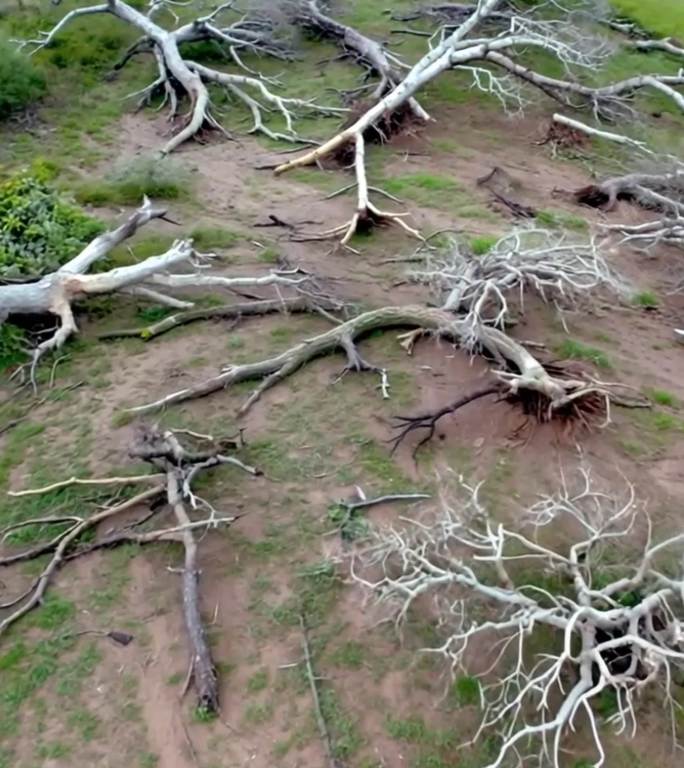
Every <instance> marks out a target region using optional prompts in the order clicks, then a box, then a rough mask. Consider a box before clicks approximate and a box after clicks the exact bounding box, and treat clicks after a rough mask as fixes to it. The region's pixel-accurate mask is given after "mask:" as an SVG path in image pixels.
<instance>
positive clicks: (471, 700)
mask: <svg viewBox="0 0 684 768" xmlns="http://www.w3.org/2000/svg"><path fill="white" fill-rule="evenodd" d="M480 687H481V686H480V681H479V680H478V679H477V678H476V677H471V676H470V675H460V676H459V677H457V678H456V680H454V682H453V684H452V686H451V689H450V691H449V698H450V699H451V701H453V702H454V704H457V705H458V706H460V707H468V706H473V705H475V704H479V703H480Z"/></svg>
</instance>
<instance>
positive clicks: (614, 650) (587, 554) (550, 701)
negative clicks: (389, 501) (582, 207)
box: [351, 473, 684, 768]
mask: <svg viewBox="0 0 684 768" xmlns="http://www.w3.org/2000/svg"><path fill="white" fill-rule="evenodd" d="M479 491H480V486H479V485H478V486H469V485H467V484H466V483H464V482H463V481H461V493H460V495H458V497H457V498H455V499H453V500H447V501H445V502H444V504H443V506H442V508H441V509H439V510H436V511H435V512H434V514H433V515H432V516H431V517H429V518H422V519H420V520H416V521H415V522H414V521H410V520H409V521H407V524H406V525H405V526H404V527H403V528H401V527H399V526H397V525H393V526H392V528H391V529H388V530H384V529H375V530H373V531H371V533H370V535H369V538H368V540H367V541H366V542H365V544H364V543H362V544H360V545H359V547H358V549H357V551H356V552H355V553H354V554H353V556H352V559H351V575H352V577H353V579H354V580H355V581H356V582H357V583H359V584H360V585H362V586H363V587H364V588H365V589H367V590H368V591H369V592H370V594H371V596H372V597H373V598H375V599H376V600H377V601H378V602H379V603H380V604H381V606H384V607H386V609H387V611H388V614H389V617H391V618H393V619H394V621H395V622H396V624H397V625H398V626H399V625H401V623H402V622H403V621H404V619H405V618H406V617H407V615H408V614H409V612H410V611H413V610H416V611H420V610H421V609H420V607H419V606H420V605H421V604H422V605H423V606H425V605H426V602H425V600H426V599H430V598H431V599H432V601H433V605H434V606H435V608H436V612H437V616H436V618H437V623H438V626H439V628H440V631H441V633H442V634H443V635H444V640H443V642H441V644H439V645H437V646H435V647H429V648H424V649H422V651H421V652H422V653H426V654H430V655H432V656H437V657H441V658H443V659H444V660H445V661H446V662H447V664H448V665H449V670H450V672H451V675H452V679H453V678H455V677H456V676H457V675H459V674H466V675H470V676H473V677H476V678H477V680H478V683H479V685H478V693H479V704H480V708H481V709H482V711H483V714H482V720H481V722H480V725H479V727H478V728H477V731H476V733H475V735H474V736H473V739H472V742H471V743H477V742H478V740H479V739H480V738H481V737H485V736H486V735H488V734H493V735H495V736H496V737H497V744H498V745H499V746H498V751H497V752H495V757H494V758H493V759H492V760H491V762H490V763H489V765H488V766H487V768H498V766H501V765H504V764H506V765H508V764H509V763H508V762H507V761H509V760H510V761H512V763H516V764H522V763H523V761H524V760H527V759H530V761H532V760H533V761H534V762H538V763H539V764H540V765H548V766H552V767H553V768H559V767H560V765H561V754H560V753H561V750H562V749H563V748H564V747H565V745H566V742H567V741H568V740H570V739H571V738H572V733H573V732H574V731H576V730H577V729H578V728H579V727H580V726H584V727H586V730H587V731H588V734H589V736H590V738H591V739H592V740H593V744H594V747H595V750H596V758H595V762H594V763H593V764H594V765H596V766H601V765H602V764H603V763H604V760H605V748H604V744H603V737H602V729H601V723H600V719H601V718H600V714H599V713H598V712H597V711H596V709H595V708H594V707H593V706H592V705H593V703H595V702H596V701H597V697H599V696H601V695H602V694H605V693H606V692H609V693H611V694H612V695H613V696H614V697H615V701H616V706H617V709H616V712H615V713H614V714H612V715H610V716H609V717H608V718H607V724H608V725H610V726H612V727H613V728H614V730H615V731H616V732H617V733H618V734H626V735H632V736H633V735H634V734H635V733H636V731H637V730H638V727H639V725H640V712H639V707H640V699H641V698H642V696H643V695H644V694H646V693H647V692H654V693H655V695H656V697H658V698H657V699H656V700H657V701H659V702H662V704H663V705H664V708H665V710H666V711H667V712H668V713H669V716H670V719H671V721H672V727H673V734H676V723H677V719H678V718H681V715H680V713H681V710H682V707H681V704H679V703H678V702H677V700H676V697H675V691H674V690H673V689H674V686H675V682H674V680H675V679H676V673H677V674H679V675H681V673H682V671H684V605H683V603H682V594H683V592H684V571H683V570H682V563H683V562H684V561H683V559H682V551H683V546H684V534H682V533H679V534H677V535H674V536H671V537H669V538H666V539H664V540H662V541H660V542H659V543H654V542H653V541H652V539H651V526H650V522H649V525H648V536H647V539H646V541H645V543H644V546H643V551H642V552H641V553H638V554H637V555H636V556H635V557H634V558H633V559H630V558H629V557H628V556H626V554H625V552H626V551H629V550H625V549H620V544H621V543H622V542H625V541H626V537H627V536H629V535H630V534H632V533H633V531H634V530H635V527H636V524H637V522H638V521H639V513H640V512H641V509H640V507H639V505H638V504H637V503H636V501H635V498H634V492H633V489H632V487H631V486H630V487H628V489H627V492H626V493H617V494H616V493H615V492H614V491H610V492H604V491H603V490H602V489H597V488H596V487H595V486H594V485H593V484H592V482H591V479H590V477H589V475H588V474H587V473H585V474H584V481H583V482H582V483H580V485H579V488H578V489H577V490H571V489H569V488H568V487H567V486H566V485H565V481H563V486H562V488H561V490H560V491H559V492H558V493H557V494H556V495H554V496H548V497H545V498H543V499H542V501H540V502H538V503H537V504H534V505H533V506H531V507H527V508H524V509H522V510H520V511H519V512H518V513H516V514H515V516H514V517H513V518H512V519H515V520H520V521H521V527H522V530H521V529H520V528H513V527H511V526H509V525H507V524H504V523H500V522H497V521H496V520H494V519H492V518H491V517H490V515H489V513H488V510H487V508H486V505H485V504H484V503H483V501H482V499H481V498H480V495H479ZM546 527H548V528H553V529H554V530H555V531H556V533H555V536H554V538H555V540H556V541H557V539H558V531H559V529H560V530H563V531H568V530H569V529H571V530H573V531H574V533H570V534H569V535H571V536H573V538H572V539H571V540H572V542H573V543H572V544H570V545H569V546H567V547H564V548H562V549H561V548H558V547H557V546H552V545H547V544H546V543H544V542H545V539H544V533H545V528H546ZM575 537H576V538H575ZM614 563H619V564H620V565H618V566H614V565H612V564H614ZM554 584H557V585H558V586H557V587H556V586H554ZM419 598H420V599H421V601H422V603H418V599H419ZM543 630H545V631H546V634H545V635H543V637H544V638H547V637H548V633H549V632H550V633H551V635H552V639H549V640H546V641H545V643H544V646H543V648H542V649H541V650H540V649H539V633H540V632H542V631H543ZM532 750H533V751H532Z"/></svg>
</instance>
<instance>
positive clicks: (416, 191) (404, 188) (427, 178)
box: [378, 172, 470, 209]
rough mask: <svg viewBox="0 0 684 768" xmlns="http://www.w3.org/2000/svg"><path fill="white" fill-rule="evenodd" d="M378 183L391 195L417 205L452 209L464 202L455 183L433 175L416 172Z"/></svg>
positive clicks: (462, 191)
mask: <svg viewBox="0 0 684 768" xmlns="http://www.w3.org/2000/svg"><path fill="white" fill-rule="evenodd" d="M378 183H379V186H381V187H382V188H383V189H384V190H385V191H387V192H389V193H390V194H391V195H394V196H395V197H399V198H405V199H408V200H414V201H415V202H416V203H418V204H419V205H424V206H426V207H434V208H441V209H444V208H447V209H448V208H453V204H454V203H457V202H464V201H465V200H466V199H470V196H468V198H465V197H464V196H465V190H464V188H463V187H462V186H461V184H459V183H458V182H457V181H454V179H451V178H448V177H446V176H438V175H436V174H433V173H426V172H416V173H407V174H403V175H401V176H394V177H391V178H388V179H384V180H382V181H380V182H378Z"/></svg>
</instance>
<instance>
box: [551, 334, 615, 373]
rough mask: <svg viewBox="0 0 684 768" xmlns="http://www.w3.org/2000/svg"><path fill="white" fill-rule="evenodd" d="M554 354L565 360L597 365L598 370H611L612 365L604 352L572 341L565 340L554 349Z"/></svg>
mask: <svg viewBox="0 0 684 768" xmlns="http://www.w3.org/2000/svg"><path fill="white" fill-rule="evenodd" d="M556 352H557V354H558V355H560V356H561V357H562V358H565V359H566V360H586V361H587V362H590V363H593V364H594V365H597V366H598V367H599V368H606V369H608V368H612V367H613V364H612V363H611V362H610V358H609V357H608V355H606V353H605V352H602V351H601V350H600V349H596V347H589V346H587V345H586V344H582V343H581V342H579V341H575V340H574V339H565V341H564V342H563V343H562V344H559V345H558V346H557V347H556Z"/></svg>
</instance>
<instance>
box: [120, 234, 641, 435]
mask: <svg viewBox="0 0 684 768" xmlns="http://www.w3.org/2000/svg"><path fill="white" fill-rule="evenodd" d="M413 278H414V279H415V280H419V281H423V282H427V283H429V284H431V285H433V286H434V287H435V288H436V292H437V296H438V300H439V302H440V304H441V307H440V308H431V307H423V306H403V307H383V308H381V309H376V310H372V311H370V312H365V313H363V314H361V315H358V316H357V317H354V318H352V319H350V320H348V321H346V322H345V323H342V324H341V325H337V326H336V327H334V328H332V329H330V330H329V331H326V332H324V333H321V334H319V335H318V336H314V337H311V338H307V339H305V340H303V341H302V342H300V343H298V344H296V345H295V346H293V347H291V348H290V349H287V350H285V351H284V352H282V353H281V354H279V355H276V356H274V357H271V358H268V359H265V360H259V361H256V362H252V363H243V364H240V365H228V366H227V367H225V368H224V369H223V370H222V371H221V372H220V373H219V374H218V375H217V376H214V377H212V378H210V379H208V380H206V381H202V382H199V383H198V384H195V385H193V386H191V387H187V388H185V389H182V390H179V391H177V392H173V393H171V394H169V395H166V396H165V397H162V398H161V399H159V400H157V401H155V402H152V403H147V404H145V405H141V406H137V407H134V408H131V409H130V411H131V412H132V413H145V412H148V411H154V410H156V409H159V408H163V407H166V406H170V405H173V404H176V403H181V402H184V401H187V400H191V399H194V398H198V397H205V396H207V395H210V394H212V393H214V392H218V391H221V390H223V389H225V388H226V387H229V386H231V385H234V384H237V383H239V382H242V381H256V382H258V384H257V386H256V388H255V390H254V391H253V393H252V394H251V395H250V396H249V398H248V399H247V400H246V402H245V403H244V404H243V406H242V407H241V408H240V410H239V413H240V414H243V413H245V412H246V411H247V410H249V408H251V406H252V405H253V404H254V403H255V402H256V401H257V400H258V399H259V398H260V397H261V395H262V394H263V393H264V392H265V391H267V390H268V389H269V388H271V387H273V386H275V385H276V384H278V383H279V382H281V381H282V380H283V379H285V378H287V377H288V376H290V375H291V374H293V373H294V372H295V371H297V370H298V369H299V368H301V367H302V366H304V365H306V364H307V363H309V362H310V361H312V360H314V359H315V358H317V357H320V356H323V355H327V354H330V353H333V352H337V351H340V352H343V353H344V354H345V355H346V357H347V365H346V367H345V369H344V370H345V371H349V370H351V371H369V372H374V373H375V374H377V375H378V376H379V377H380V388H381V390H382V392H383V395H384V396H388V395H389V392H390V391H391V390H390V385H391V378H390V376H389V373H388V371H387V370H386V368H385V367H384V366H382V365H377V364H374V363H370V362H367V361H366V360H365V359H364V358H363V357H362V355H361V354H360V353H359V352H358V350H357V348H356V341H357V340H359V339H362V338H363V337H364V336H365V335H367V334H369V333H370V332H371V331H374V330H377V329H383V330H388V329H391V328H405V329H409V330H408V332H407V333H405V334H404V335H402V336H400V339H401V343H402V346H403V347H404V348H405V349H406V351H407V352H408V353H409V354H410V353H411V352H412V350H413V346H414V344H415V343H416V342H417V341H418V339H419V338H420V337H421V336H422V335H424V334H431V335H433V336H436V337H440V338H444V339H448V340H450V341H452V342H454V344H455V345H456V346H458V347H460V348H462V349H463V350H464V351H465V352H466V353H467V354H470V355H484V356H485V357H486V358H487V359H488V360H491V361H492V364H493V365H492V367H493V376H492V381H491V382H490V383H489V384H488V385H487V386H486V387H485V389H484V390H483V392H481V393H480V394H479V395H478V397H484V396H489V395H495V394H496V395H501V396H505V397H507V398H509V399H511V400H512V401H514V402H518V403H520V404H521V405H522V406H523V407H524V409H525V411H526V412H532V413H534V414H535V415H536V417H537V418H538V419H539V420H541V421H547V420H550V419H552V418H555V417H556V416H563V417H570V418H574V417H577V418H579V419H580V420H585V415H586V416H588V417H589V418H591V419H592V420H595V419H596V418H597V417H598V420H599V421H603V423H608V422H609V420H610V403H611V402H615V403H619V404H624V405H636V406H638V405H643V404H645V403H644V402H643V401H642V400H641V399H640V398H639V397H630V396H629V395H628V393H627V392H626V390H628V389H629V388H624V387H621V386H618V385H615V384H612V383H607V382H603V381H601V380H600V379H599V378H598V377H596V376H594V375H592V374H591V372H590V371H586V370H578V369H577V367H573V366H564V365H562V364H560V365H559V364H554V365H549V364H545V363H543V362H542V361H541V360H540V359H539V358H538V357H535V355H534V354H532V352H530V350H529V349H528V348H527V347H526V346H525V345H524V344H522V343H520V342H519V341H517V340H515V339H514V338H513V337H512V336H510V335H509V334H508V333H507V332H506V325H507V323H509V322H510V320H511V302H512V301H513V299H514V298H515V297H517V296H519V295H522V294H523V291H524V290H527V291H532V292H534V293H536V294H537V295H538V296H541V297H542V298H543V299H544V300H546V301H548V302H552V303H554V304H555V305H556V306H560V302H564V303H565V304H566V305H572V306H578V305H579V304H580V303H581V302H589V301H590V297H591V295H592V293H594V292H595V291H597V290H599V289H602V290H605V291H608V292H609V293H611V294H612V295H613V296H618V297H619V296H622V295H624V294H625V293H626V285H625V284H624V283H623V281H622V280H621V279H620V278H619V276H618V275H616V274H615V273H614V272H613V271H612V270H611V269H610V268H609V267H608V265H607V263H606V261H605V259H604V257H603V256H602V254H601V251H600V250H599V249H598V247H597V245H596V243H595V242H589V243H585V244H583V243H574V242H572V241H570V240H568V239H567V238H566V237H564V236H553V235H551V234H550V233H548V232H545V231H543V230H532V231H522V232H517V233H513V234H511V235H509V236H508V237H506V238H503V239H502V240H501V241H500V243H498V244H497V245H496V246H495V247H494V248H493V249H492V252H491V253H490V254H489V255H488V256H486V257H484V258H483V259H482V260H481V261H480V260H478V261H476V262H473V261H472V260H469V259H465V258H464V257H463V256H462V254H461V253H460V252H459V251H458V249H455V250H453V251H452V252H451V254H450V255H447V256H444V257H439V258H438V259H434V258H433V257H430V261H429V262H428V266H427V268H426V269H425V270H423V271H420V272H416V273H414V274H413ZM474 399H476V398H475V397H474V396H469V395H465V396H464V397H463V398H461V399H460V400H459V401H458V402H459V407H461V406H464V405H466V404H467V403H469V402H471V401H472V400H474ZM454 410H455V408H451V409H450V410H446V411H443V409H440V412H439V413H440V414H441V416H443V415H446V413H451V412H453V411H454ZM442 411H443V412H442ZM435 415H436V414H433V416H435ZM428 416H429V415H428V414H423V415H422V416H420V417H415V419H413V418H411V419H406V420H405V422H406V423H407V424H408V423H409V422H411V421H415V420H416V419H417V420H418V421H421V422H424V421H425V420H426V418H427V417H428ZM441 416H440V415H437V418H439V417H441ZM435 421H436V419H435ZM421 426H422V425H421ZM414 428H416V427H413V428H409V429H406V430H405V433H404V436H405V434H408V433H409V432H410V431H412V429H414ZM428 428H429V425H428Z"/></svg>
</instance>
